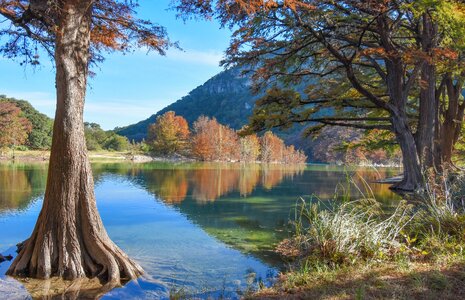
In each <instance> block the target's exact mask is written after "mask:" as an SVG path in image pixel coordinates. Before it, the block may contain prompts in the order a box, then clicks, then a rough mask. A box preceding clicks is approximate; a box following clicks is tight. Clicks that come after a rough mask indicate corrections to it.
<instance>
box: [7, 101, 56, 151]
mask: <svg viewBox="0 0 465 300" xmlns="http://www.w3.org/2000/svg"><path fill="white" fill-rule="evenodd" d="M1 101H6V102H11V103H14V104H15V105H16V106H17V107H19V108H20V109H21V111H22V113H23V116H24V117H26V118H27V119H28V120H29V121H30V122H31V124H32V131H31V133H30V134H29V136H28V139H27V141H26V146H28V147H29V148H30V149H49V148H50V147H51V145H52V129H53V120H52V119H51V118H49V117H47V116H46V115H44V114H42V113H40V112H39V111H37V110H36V109H35V108H34V107H33V106H32V105H31V104H30V103H29V102H27V101H26V100H18V99H15V98H8V97H7V96H5V95H0V102H1Z"/></svg>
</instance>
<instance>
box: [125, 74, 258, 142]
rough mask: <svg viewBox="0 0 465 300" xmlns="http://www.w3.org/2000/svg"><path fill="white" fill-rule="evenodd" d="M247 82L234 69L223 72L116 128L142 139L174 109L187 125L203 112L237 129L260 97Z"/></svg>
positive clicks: (244, 121)
mask: <svg viewBox="0 0 465 300" xmlns="http://www.w3.org/2000/svg"><path fill="white" fill-rule="evenodd" d="M250 84H251V81H250V78H249V77H248V76H242V75H241V72H240V70H238V69H236V68H232V69H229V70H226V71H223V72H221V73H219V74H218V75H215V76H214V77H212V78H211V79H209V80H208V81H207V82H205V83H204V84H203V85H201V86H199V87H197V88H195V89H194V90H192V91H191V92H190V93H189V95H187V96H185V97H183V98H181V99H179V100H178V101H176V102H174V103H173V104H170V105H168V106H167V107H165V108H164V109H162V110H160V111H159V112H157V113H156V114H154V115H152V116H151V117H150V118H148V119H146V120H143V121H141V122H139V123H137V124H133V125H129V126H127V127H124V128H118V129H116V131H117V133H118V134H121V135H124V136H126V137H128V138H129V139H130V140H136V141H140V140H142V139H143V138H145V136H146V133H147V127H148V125H149V124H151V123H153V122H155V120H156V118H157V117H158V116H159V115H162V114H164V113H165V112H167V111H175V112H176V114H177V115H181V116H183V117H184V118H186V119H187V121H188V122H189V123H190V124H192V123H193V122H194V121H195V120H196V119H197V118H198V117H199V116H201V115H205V116H208V117H215V118H216V119H217V120H218V121H219V122H220V123H222V124H227V125H229V126H230V127H232V128H235V129H239V128H241V127H242V126H243V125H245V124H246V123H247V122H248V118H249V116H250V115H251V113H252V109H253V106H254V103H255V100H256V99H257V98H258V97H259V96H258V95H253V94H252V92H251V90H250Z"/></svg>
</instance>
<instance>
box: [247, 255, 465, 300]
mask: <svg viewBox="0 0 465 300" xmlns="http://www.w3.org/2000/svg"><path fill="white" fill-rule="evenodd" d="M296 276H297V277H298V276H299V275H298V274H296V273H289V274H287V275H282V276H281V278H280V280H279V281H278V283H277V284H276V285H275V286H274V287H272V288H270V289H263V290H261V291H259V292H258V293H256V294H254V295H253V296H252V297H250V299H465V261H463V259H457V260H456V261H455V262H454V263H451V264H446V265H439V264H436V263H419V262H417V263H408V264H405V265H404V264H402V263H394V262H391V263H381V264H378V265H354V266H350V267H346V268H343V269H339V270H333V271H327V272H314V273H311V274H306V275H305V276H304V278H305V281H302V282H301V285H297V284H296V281H295V280H296V278H295V277H296ZM292 277H294V278H292Z"/></svg>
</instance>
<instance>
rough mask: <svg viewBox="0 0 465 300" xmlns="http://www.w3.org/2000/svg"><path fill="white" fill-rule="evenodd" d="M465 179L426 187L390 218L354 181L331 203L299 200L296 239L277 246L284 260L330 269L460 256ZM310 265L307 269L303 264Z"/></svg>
mask: <svg viewBox="0 0 465 300" xmlns="http://www.w3.org/2000/svg"><path fill="white" fill-rule="evenodd" d="M464 182H465V180H464V178H460V179H457V178H455V179H454V181H453V184H452V183H451V180H450V179H447V177H444V178H443V179H441V180H437V179H436V181H435V182H434V183H433V182H430V183H429V184H428V186H427V189H426V190H427V194H426V197H425V199H423V201H422V202H419V203H417V204H416V205H413V204H408V203H407V201H400V202H399V204H398V205H397V207H395V208H394V209H393V210H390V211H389V212H387V211H385V210H383V209H382V207H381V206H380V204H379V202H377V201H376V199H375V198H374V196H373V193H372V192H371V189H370V188H369V185H368V184H367V183H366V182H364V181H362V186H361V187H360V186H359V185H356V184H355V183H354V180H352V179H351V180H350V186H352V188H355V189H357V190H358V191H359V194H361V195H362V196H361V197H360V198H358V199H353V198H352V196H351V193H350V192H351V191H350V188H346V189H344V190H343V191H344V193H345V194H343V195H337V196H335V199H339V200H338V201H333V202H331V203H328V202H325V201H322V200H320V199H318V198H317V197H312V198H311V199H310V200H309V201H305V200H304V199H300V201H299V203H298V205H297V208H296V213H295V220H294V222H293V225H294V228H295V234H294V235H293V237H292V238H290V239H287V240H285V241H283V242H282V243H280V244H279V246H278V248H277V251H278V252H279V253H281V254H282V255H283V256H287V257H292V258H297V259H298V260H300V261H302V259H304V261H306V260H309V259H310V260H311V261H313V262H314V263H315V264H321V263H324V264H326V265H330V266H340V265H343V264H353V263H356V262H360V261H367V260H390V259H399V255H400V256H404V257H403V258H402V259H427V258H428V257H431V256H434V255H437V254H438V253H440V252H442V253H444V252H450V251H458V250H457V249H459V252H460V253H462V250H461V249H462V245H464V244H465V201H464V199H465V198H464V193H462V190H463V186H464ZM305 264H306V263H305Z"/></svg>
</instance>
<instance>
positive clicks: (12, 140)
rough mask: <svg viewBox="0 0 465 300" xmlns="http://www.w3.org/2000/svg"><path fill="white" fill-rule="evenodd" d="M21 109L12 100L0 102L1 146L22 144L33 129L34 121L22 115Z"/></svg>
mask: <svg viewBox="0 0 465 300" xmlns="http://www.w3.org/2000/svg"><path fill="white" fill-rule="evenodd" d="M21 113H22V112H21V109H20V108H19V107H17V106H16V105H15V104H13V103H11V102H6V101H2V102H0V147H6V146H16V145H22V144H24V142H26V139H27V138H28V136H29V133H30V132H31V131H32V123H31V122H30V121H29V120H28V119H27V118H25V117H22V116H21Z"/></svg>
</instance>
